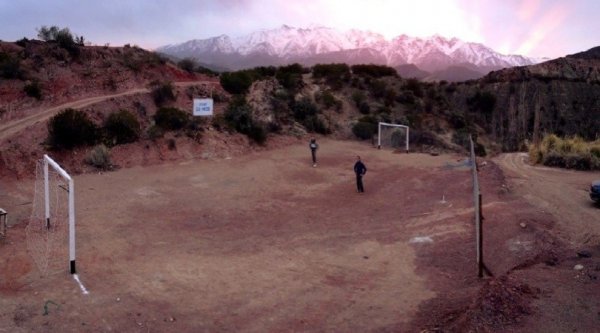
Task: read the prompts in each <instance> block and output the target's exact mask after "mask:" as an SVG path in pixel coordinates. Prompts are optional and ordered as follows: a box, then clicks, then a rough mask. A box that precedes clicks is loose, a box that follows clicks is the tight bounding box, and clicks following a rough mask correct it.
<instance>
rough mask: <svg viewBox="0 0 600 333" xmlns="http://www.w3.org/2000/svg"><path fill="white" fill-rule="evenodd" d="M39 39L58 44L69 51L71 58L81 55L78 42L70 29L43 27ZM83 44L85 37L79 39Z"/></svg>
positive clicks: (40, 29) (39, 32)
mask: <svg viewBox="0 0 600 333" xmlns="http://www.w3.org/2000/svg"><path fill="white" fill-rule="evenodd" d="M38 37H39V38H40V39H41V40H43V41H46V42H56V43H57V44H58V46H60V47H61V48H63V49H65V50H67V51H68V52H69V54H71V56H78V55H79V47H78V44H77V41H76V39H77V38H76V37H73V34H72V33H71V31H70V30H69V28H62V29H59V28H58V27H57V26H51V27H49V28H48V27H46V26H42V27H41V28H39V29H38ZM78 40H79V41H80V42H81V44H83V37H81V39H78Z"/></svg>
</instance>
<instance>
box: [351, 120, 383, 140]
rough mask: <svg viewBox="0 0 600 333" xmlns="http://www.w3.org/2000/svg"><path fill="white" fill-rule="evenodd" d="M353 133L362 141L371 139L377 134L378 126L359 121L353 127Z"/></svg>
mask: <svg viewBox="0 0 600 333" xmlns="http://www.w3.org/2000/svg"><path fill="white" fill-rule="evenodd" d="M352 133H354V135H355V136H356V137H357V138H359V139H361V140H367V139H371V138H373V135H374V134H375V133H377V125H375V124H373V123H372V122H365V121H359V122H357V123H356V124H354V126H353V127H352Z"/></svg>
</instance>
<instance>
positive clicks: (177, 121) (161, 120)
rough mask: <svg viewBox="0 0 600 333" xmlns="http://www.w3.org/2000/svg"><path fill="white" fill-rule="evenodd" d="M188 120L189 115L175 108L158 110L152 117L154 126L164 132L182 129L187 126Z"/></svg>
mask: <svg viewBox="0 0 600 333" xmlns="http://www.w3.org/2000/svg"><path fill="white" fill-rule="evenodd" d="M189 120H190V116H189V114H188V113H187V112H185V111H182V110H179V109H177V108H160V109H158V111H156V114H155V115H154V122H155V123H156V126H158V127H160V128H162V129H163V130H166V131H175V130H179V129H182V128H184V127H185V126H186V125H187V124H188V122H189Z"/></svg>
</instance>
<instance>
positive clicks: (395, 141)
mask: <svg viewBox="0 0 600 333" xmlns="http://www.w3.org/2000/svg"><path fill="white" fill-rule="evenodd" d="M382 146H383V147H391V148H393V149H404V150H406V152H407V153H408V149H409V127H408V126H406V125H400V124H389V123H382V122H380V123H379V126H378V128H377V148H379V149H381V147H382Z"/></svg>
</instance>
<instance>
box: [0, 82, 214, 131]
mask: <svg viewBox="0 0 600 333" xmlns="http://www.w3.org/2000/svg"><path fill="white" fill-rule="evenodd" d="M201 83H209V84H213V83H214V82H209V81H186V82H175V83H174V85H175V86H177V87H187V86H193V85H196V84H201ZM149 92H150V90H149V89H148V88H135V89H131V90H127V91H123V92H120V93H117V94H111V95H102V96H95V97H87V98H82V99H79V100H76V101H71V102H67V103H64V104H60V105H56V106H53V107H50V108H48V109H46V110H43V111H41V112H38V113H35V114H32V115H30V116H27V117H24V118H21V119H17V120H14V121H11V122H8V123H7V124H1V125H0V141H3V140H5V139H7V138H10V137H11V136H13V135H15V134H17V133H18V132H20V131H22V130H23V129H25V128H26V127H28V126H30V125H33V124H35V123H37V122H40V121H46V120H48V119H50V118H51V117H52V116H54V115H55V114H57V113H58V112H60V111H61V110H64V109H67V108H72V109H80V108H83V107H86V106H90V105H93V104H96V103H99V102H102V101H105V100H107V99H111V98H115V97H123V96H130V95H137V94H146V93H149Z"/></svg>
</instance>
